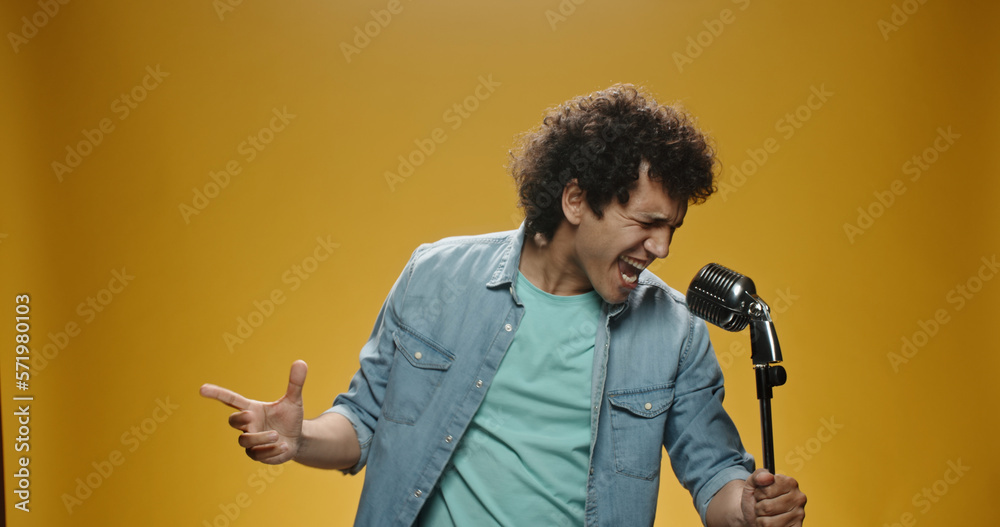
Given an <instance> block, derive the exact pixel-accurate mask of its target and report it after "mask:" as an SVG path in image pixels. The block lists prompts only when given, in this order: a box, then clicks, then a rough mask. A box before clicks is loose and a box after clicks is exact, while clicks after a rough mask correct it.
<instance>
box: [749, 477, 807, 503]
mask: <svg viewBox="0 0 1000 527" xmlns="http://www.w3.org/2000/svg"><path fill="white" fill-rule="evenodd" d="M754 476H757V473H756V472H755V473H754ZM756 481H757V482H761V481H769V483H767V484H765V485H758V486H757V487H756V488H755V489H754V491H753V495H754V498H756V499H757V501H760V500H766V499H771V498H776V497H778V496H782V495H785V494H788V493H790V492H794V491H798V489H799V482H798V481H795V478H792V477H789V476H786V475H784V474H778V475H777V476H774V475H771V474H768V473H765V474H762V475H761V476H759V477H757V478H756Z"/></svg>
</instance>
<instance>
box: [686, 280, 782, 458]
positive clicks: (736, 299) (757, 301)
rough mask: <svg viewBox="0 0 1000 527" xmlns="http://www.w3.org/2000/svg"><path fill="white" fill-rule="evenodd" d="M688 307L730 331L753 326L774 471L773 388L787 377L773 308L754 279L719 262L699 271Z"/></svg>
mask: <svg viewBox="0 0 1000 527" xmlns="http://www.w3.org/2000/svg"><path fill="white" fill-rule="evenodd" d="M687 303H688V308H690V309H691V312H692V313H694V314H695V315H697V316H699V317H701V318H703V319H705V320H707V321H708V322H711V323H712V324H715V325H716V326H719V327H720V328H722V329H725V330H727V331H743V329H744V328H746V327H747V325H749V326H750V358H751V359H752V360H753V368H754V372H755V374H756V376H757V399H758V400H759V401H760V430H761V436H762V439H763V449H764V467H765V468H767V470H769V471H771V474H774V473H775V472H774V434H773V431H772V428H771V397H772V396H773V393H772V388H773V387H775V386H781V385H782V384H785V381H786V380H788V375H787V373H786V372H785V368H784V367H782V366H780V365H776V363H778V362H781V347H780V346H779V345H778V334H777V333H775V331H774V324H773V323H772V322H771V308H769V307H768V305H767V304H766V303H765V302H764V300H762V299H761V298H760V297H759V296H757V288H756V286H754V283H753V280H751V279H749V278H747V277H746V276H743V275H742V274H740V273H737V272H736V271H733V270H732V269H727V268H726V267H723V266H721V265H719V264H717V263H710V264H708V265H706V266H705V267H702V268H701V271H698V274H697V275H695V277H694V279H693V280H691V285H690V286H688V291H687Z"/></svg>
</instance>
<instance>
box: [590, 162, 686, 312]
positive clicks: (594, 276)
mask: <svg viewBox="0 0 1000 527" xmlns="http://www.w3.org/2000/svg"><path fill="white" fill-rule="evenodd" d="M686 212H687V204H686V203H678V202H677V201H676V200H674V199H672V198H671V197H670V195H669V194H668V193H667V191H666V189H665V188H663V185H662V184H660V182H659V181H656V180H652V179H650V178H649V164H648V163H646V162H643V163H642V164H641V166H640V167H639V180H638V182H637V186H636V188H635V189H633V190H632V191H631V192H630V193H629V200H628V203H626V204H625V205H622V204H621V203H619V202H618V200H617V199H612V200H611V202H610V203H609V204H608V205H607V206H606V207H604V215H603V217H602V218H600V219H598V218H597V216H596V215H595V214H594V212H593V211H592V210H590V207H589V206H588V205H586V204H585V203H584V205H583V207H582V208H581V209H580V210H579V214H578V218H577V219H578V221H579V223H578V225H577V229H576V236H575V240H574V246H575V258H576V264H577V265H578V266H579V268H580V269H581V270H582V271H583V273H584V274H585V275H586V277H587V279H588V280H590V283H591V285H592V286H593V287H594V289H595V290H596V291H597V293H598V294H600V295H601V297H602V298H604V300H605V301H607V302H609V303H612V304H617V303H620V302H624V301H625V299H626V298H627V297H628V295H629V293H631V292H632V290H634V289H635V287H636V285H637V282H638V278H639V273H640V272H641V271H642V270H643V269H645V268H646V267H648V266H649V264H651V263H653V260H655V259H656V258H666V257H667V253H668V252H669V250H670V241H671V238H672V237H673V233H674V231H675V230H676V229H677V228H679V227H680V226H681V223H682V222H683V221H684V215H685V213H686Z"/></svg>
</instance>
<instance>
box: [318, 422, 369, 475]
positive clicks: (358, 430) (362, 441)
mask: <svg viewBox="0 0 1000 527" xmlns="http://www.w3.org/2000/svg"><path fill="white" fill-rule="evenodd" d="M323 413H324V414H340V415H342V416H344V417H346V418H347V420H348V421H350V422H351V426H353V427H354V433H355V434H357V435H358V445H359V446H360V447H361V457H360V458H358V462H357V464H355V465H354V466H353V467H351V468H349V469H345V470H342V471H341V472H343V473H344V474H351V475H354V474H357V473H358V472H361V469H362V468H364V466H365V464H366V463H367V462H368V447H369V446H370V445H371V442H372V437H373V436H374V434H373V433H372V431H371V429H369V428H368V427H366V426H364V425H363V424H362V423H361V420H360V419H358V416H357V414H355V413H354V412H353V411H352V410H351V408H350V407H349V406H348V405H346V404H338V405H336V406H334V407H332V408H330V409H328V410H327V411H325V412H323Z"/></svg>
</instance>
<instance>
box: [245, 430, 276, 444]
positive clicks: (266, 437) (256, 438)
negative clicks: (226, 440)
mask: <svg viewBox="0 0 1000 527" xmlns="http://www.w3.org/2000/svg"><path fill="white" fill-rule="evenodd" d="M238 441H239V443H240V446H241V447H243V448H254V447H263V446H271V445H274V444H275V442H276V441H278V433H277V432H275V431H274V430H267V431H265V432H247V433H244V434H240V437H239V440H238Z"/></svg>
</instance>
